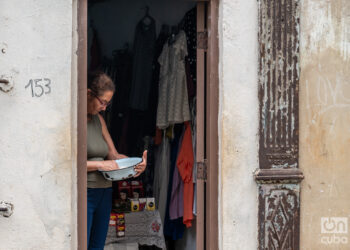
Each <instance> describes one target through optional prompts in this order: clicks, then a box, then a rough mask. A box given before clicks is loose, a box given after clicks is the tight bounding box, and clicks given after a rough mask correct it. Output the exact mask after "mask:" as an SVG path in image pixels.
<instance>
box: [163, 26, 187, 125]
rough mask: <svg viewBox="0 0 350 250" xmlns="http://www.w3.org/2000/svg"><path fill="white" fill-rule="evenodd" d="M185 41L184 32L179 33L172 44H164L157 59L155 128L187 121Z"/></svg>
mask: <svg viewBox="0 0 350 250" xmlns="http://www.w3.org/2000/svg"><path fill="white" fill-rule="evenodd" d="M186 55H187V41H186V34H185V32H184V31H182V30H181V31H180V32H179V33H178V35H177V36H176V40H175V42H174V43H173V44H171V45H169V44H168V43H166V44H165V45H164V47H163V50H162V53H161V55H160V57H159V58H158V62H159V64H160V75H159V97H158V109H157V127H158V128H160V129H164V128H167V127H168V126H169V125H172V124H176V123H182V122H184V121H189V120H190V118H191V116H190V110H189V105H188V94H187V83H186V70H185V57H186Z"/></svg>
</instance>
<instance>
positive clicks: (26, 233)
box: [0, 0, 76, 250]
mask: <svg viewBox="0 0 350 250" xmlns="http://www.w3.org/2000/svg"><path fill="white" fill-rule="evenodd" d="M0 6H1V8H0V23H1V26H0V34H1V36H0V47H1V48H0V76H1V77H2V78H8V79H9V80H10V84H11V85H13V88H12V90H11V91H9V92H8V93H4V92H3V91H0V119H1V122H0V134H1V136H0V169H1V174H0V201H1V200H5V201H9V202H11V203H13V204H14V207H15V210H14V213H13V215H12V216H11V217H9V218H4V217H0V235H1V237H0V238H1V240H0V249H6V250H7V249H71V248H73V249H74V248H76V247H75V242H76V239H75V238H76V233H75V232H76V206H75V204H76V198H75V196H74V195H75V194H76V190H75V180H76V176H75V168H76V155H75V148H76V145H75V141H76V140H75V137H74V136H75V134H76V132H75V130H74V128H75V127H76V125H75V121H76V114H75V112H74V111H72V110H75V107H76V104H75V102H76V95H75V93H76V89H75V88H76V87H75V83H74V84H73V83H72V79H75V77H76V76H74V75H72V73H71V72H72V70H71V69H72V65H74V63H73V62H72V55H75V54H74V51H75V49H74V48H73V47H72V43H73V41H72V30H73V26H72V24H73V23H76V22H75V20H74V21H73V20H72V19H73V12H74V11H73V3H72V0H60V1H57V0H27V1H22V0H12V1H7V0H0ZM74 15H75V14H74ZM75 65H76V64H75ZM31 80H32V85H30V83H31ZM73 82H74V81H73ZM28 84H29V85H28ZM35 84H37V85H38V86H35ZM39 85H40V86H41V87H39ZM45 85H46V86H45ZM32 86H33V92H32ZM0 87H3V85H0ZM72 100H74V101H72Z"/></svg>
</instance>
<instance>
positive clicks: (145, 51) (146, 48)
mask: <svg viewBox="0 0 350 250" xmlns="http://www.w3.org/2000/svg"><path fill="white" fill-rule="evenodd" d="M150 20H151V21H150V23H149V24H146V23H144V22H143V21H142V20H141V21H139V23H138V24H137V26H136V30H135V38H134V50H133V52H134V60H133V71H132V75H133V78H132V83H131V92H130V102H129V105H130V107H131V108H133V109H135V110H141V111H145V110H147V109H148V97H149V92H150V88H151V82H152V67H153V57H154V49H155V42H156V23H155V21H154V19H150Z"/></svg>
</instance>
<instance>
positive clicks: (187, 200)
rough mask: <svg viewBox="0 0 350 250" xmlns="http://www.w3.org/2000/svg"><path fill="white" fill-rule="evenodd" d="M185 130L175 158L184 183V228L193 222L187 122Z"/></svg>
mask: <svg viewBox="0 0 350 250" xmlns="http://www.w3.org/2000/svg"><path fill="white" fill-rule="evenodd" d="M185 126H186V130H185V133H184V137H183V140H182V144H181V148H180V152H179V154H178V156H177V160H176V165H177V168H178V170H179V173H180V176H181V179H182V180H183V182H184V197H183V199H184V216H183V223H184V224H185V225H186V227H191V226H192V220H193V212H192V211H193V209H192V206H193V180H192V169H193V163H194V158H193V148H192V135H191V126H190V124H189V122H185Z"/></svg>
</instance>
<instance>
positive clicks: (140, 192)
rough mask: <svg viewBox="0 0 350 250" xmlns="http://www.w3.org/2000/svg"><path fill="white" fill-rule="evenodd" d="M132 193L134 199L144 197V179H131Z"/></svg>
mask: <svg viewBox="0 0 350 250" xmlns="http://www.w3.org/2000/svg"><path fill="white" fill-rule="evenodd" d="M131 193H132V198H134V199H138V198H142V197H144V195H145V191H144V189H143V184H142V181H131Z"/></svg>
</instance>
